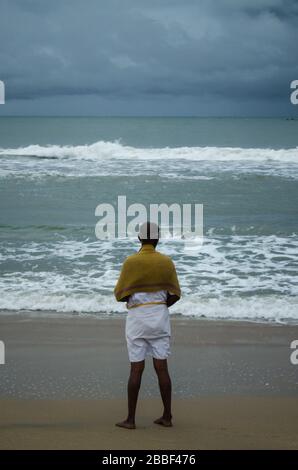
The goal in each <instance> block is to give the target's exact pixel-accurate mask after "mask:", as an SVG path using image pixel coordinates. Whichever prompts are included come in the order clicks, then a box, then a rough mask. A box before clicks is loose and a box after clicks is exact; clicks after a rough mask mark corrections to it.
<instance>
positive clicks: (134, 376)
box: [116, 361, 145, 429]
mask: <svg viewBox="0 0 298 470" xmlns="http://www.w3.org/2000/svg"><path fill="white" fill-rule="evenodd" d="M144 367H145V361H140V362H131V363H130V376H129V379H128V384H127V394H128V415H127V418H126V419H125V420H124V421H121V422H120V423H116V426H119V427H120V428H126V429H135V427H136V425H135V415H136V407H137V401H138V395H139V390H140V386H141V381H142V374H143V371H144Z"/></svg>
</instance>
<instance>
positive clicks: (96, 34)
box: [0, 0, 298, 116]
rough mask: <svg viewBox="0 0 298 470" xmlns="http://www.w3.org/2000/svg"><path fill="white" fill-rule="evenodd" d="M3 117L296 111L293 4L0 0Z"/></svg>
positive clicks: (264, 0)
mask: <svg viewBox="0 0 298 470" xmlns="http://www.w3.org/2000/svg"><path fill="white" fill-rule="evenodd" d="M0 5H1V6H0V8H1V16H0V79H1V80H3V81H4V82H5V85H6V104H5V105H1V106H0V115H14V114H18V115H32V114H33V115H34V114H35V115H199V116H207V115H209V116H210V115H211V116H213V115H223V116H224V115H235V116H239V115H240V116H246V115H265V116H270V115H271V116H278V115H296V116H298V106H296V107H295V106H293V105H292V104H291V103H290V99H289V96H290V82H291V81H292V80H295V79H298V47H297V45H298V1H297V0H0Z"/></svg>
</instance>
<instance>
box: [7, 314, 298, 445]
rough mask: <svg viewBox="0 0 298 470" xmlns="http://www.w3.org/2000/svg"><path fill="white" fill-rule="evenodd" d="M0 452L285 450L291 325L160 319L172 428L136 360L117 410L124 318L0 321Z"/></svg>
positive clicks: (293, 417)
mask: <svg viewBox="0 0 298 470" xmlns="http://www.w3.org/2000/svg"><path fill="white" fill-rule="evenodd" d="M0 332H1V333H0V336H1V338H0V339H1V340H2V341H4V343H5V352H6V363H5V365H1V366H0V372H1V385H0V399H1V401H0V404H1V418H0V448H1V449H152V450H153V449H181V448H183V449H236V448H237V449H242V448H243V449H261V448H268V449H269V448H272V449H273V448H274V449H297V448H298V424H297V423H298V419H297V418H298V406H297V405H298V394H297V390H298V388H297V386H298V375H297V366H294V365H292V364H291V362H290V353H291V350H290V343H291V341H293V340H294V339H297V338H298V326H297V325H280V324H272V323H253V322H242V321H241V322H240V321H238V322H237V321H211V320H198V319H194V320H192V319H189V318H187V319H184V318H183V317H174V318H172V355H171V357H170V359H169V368H170V372H171V376H172V381H173V416H174V419H173V423H174V426H173V428H167V429H166V428H162V427H159V426H157V425H155V424H153V420H154V419H155V418H157V417H158V416H159V415H160V414H161V411H162V406H161V401H160V399H159V395H158V385H157V381H156V378H155V376H154V371H153V368H152V364H151V360H150V359H148V360H147V361H146V367H145V371H144V377H143V383H142V388H141V391H140V397H139V404H138V409H137V420H136V425H137V429H136V430H132V431H128V430H123V429H118V428H116V427H115V422H117V421H119V420H120V419H123V418H124V417H125V413H126V381H127V376H128V372H129V363H128V359H127V352H126V344H125V338H124V318H121V317H119V318H110V319H103V318H101V319H99V318H96V319H94V318H90V317H86V318H82V317H73V318H63V316H61V315H60V317H58V315H57V316H53V315H52V317H51V316H50V314H49V315H48V316H45V317H43V318H38V317H36V316H34V317H32V316H29V315H28V314H20V313H19V314H18V315H5V312H2V314H1V317H0Z"/></svg>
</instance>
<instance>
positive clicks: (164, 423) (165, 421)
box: [154, 416, 173, 428]
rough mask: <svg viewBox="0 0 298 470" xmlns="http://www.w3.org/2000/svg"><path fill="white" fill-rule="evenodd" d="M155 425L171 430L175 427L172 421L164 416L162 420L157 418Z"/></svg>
mask: <svg viewBox="0 0 298 470" xmlns="http://www.w3.org/2000/svg"><path fill="white" fill-rule="evenodd" d="M154 423H155V424H160V425H161V426H165V427H167V428H170V427H171V426H173V424H172V419H171V418H170V419H166V418H164V417H163V416H161V417H160V418H157V419H156V420H155V421H154Z"/></svg>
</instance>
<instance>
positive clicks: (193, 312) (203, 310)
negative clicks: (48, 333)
mask: <svg viewBox="0 0 298 470" xmlns="http://www.w3.org/2000/svg"><path fill="white" fill-rule="evenodd" d="M24 312H26V313H27V314H30V315H31V316H34V317H36V316H53V315H57V316H65V317H72V316H73V315H78V316H85V315H91V316H92V317H99V318H100V317H103V316H111V315H115V314H116V315H119V314H120V315H124V314H125V313H126V308H125V305H124V304H122V303H117V302H116V301H115V299H114V298H113V296H112V295H102V294H96V295H92V296H88V295H84V294H80V295H79V294H72V295H66V294H64V295H63V294H60V295H59V294H43V295H42V294H41V293H38V292H35V293H30V292H25V293H23V294H22V295H21V294H19V295H14V296H13V297H12V296H11V295H4V296H3V295H2V299H1V311H0V315H1V314H2V315H5V314H12V313H14V314H15V313H24ZM170 314H171V315H182V316H185V317H193V318H207V319H212V320H216V319H217V320H250V321H269V322H285V323H287V322H294V323H297V322H298V310H297V297H278V296H268V297H263V298H260V297H258V296H255V297H250V298H242V297H239V296H235V297H230V298H227V297H219V298H209V299H205V298H200V296H199V295H190V296H188V297H186V298H183V299H182V300H181V301H180V302H178V303H177V304H176V305H175V306H174V307H172V308H171V311H170Z"/></svg>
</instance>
